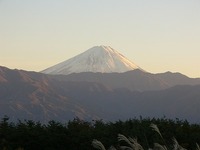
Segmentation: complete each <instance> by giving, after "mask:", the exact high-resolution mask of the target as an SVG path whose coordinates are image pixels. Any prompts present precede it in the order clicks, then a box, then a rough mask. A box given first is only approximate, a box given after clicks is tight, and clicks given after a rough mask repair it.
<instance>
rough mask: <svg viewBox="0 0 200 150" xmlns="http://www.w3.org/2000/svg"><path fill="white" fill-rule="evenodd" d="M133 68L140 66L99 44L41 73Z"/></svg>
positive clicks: (118, 70) (109, 70) (125, 69)
mask: <svg viewBox="0 0 200 150" xmlns="http://www.w3.org/2000/svg"><path fill="white" fill-rule="evenodd" d="M134 69H140V67H138V66H137V65H136V64H134V63H133V62H132V61H130V60H129V59H127V58H126V57H125V56H123V55H122V54H120V53H119V52H118V51H116V50H114V49H113V48H111V47H110V46H103V45H101V46H94V47H92V48H90V49H88V50H86V51H85V52H83V53H81V54H79V55H77V56H75V57H73V58H70V59H68V60H66V61H64V62H61V63H59V64H57V65H55V66H52V67H50V68H47V69H45V70H43V71H42V73H46V74H64V75H67V74H71V73H80V72H102V73H111V72H118V73H121V72H126V71H130V70H134ZM141 70H142V69H141Z"/></svg>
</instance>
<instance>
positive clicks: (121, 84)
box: [52, 69, 200, 92]
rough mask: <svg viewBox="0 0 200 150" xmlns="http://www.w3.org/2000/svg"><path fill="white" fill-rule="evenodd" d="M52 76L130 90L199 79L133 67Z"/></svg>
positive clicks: (196, 82) (182, 83)
mask: <svg viewBox="0 0 200 150" xmlns="http://www.w3.org/2000/svg"><path fill="white" fill-rule="evenodd" d="M52 78H54V79H56V80H59V81H73V82H80V81H82V82H83V81H86V82H95V83H100V84H103V85H104V86H106V87H110V88H112V89H118V88H119V89H122V88H125V89H128V90H131V91H141V92H142V91H155V90H163V89H167V88H170V87H173V86H175V85H197V84H200V79H199V78H197V79H195V78H189V77H187V76H185V75H183V74H180V73H171V72H166V73H160V74H152V73H148V72H144V71H141V70H139V69H135V70H133V71H128V72H124V73H92V72H84V73H73V74H69V75H54V76H52Z"/></svg>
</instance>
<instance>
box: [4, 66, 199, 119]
mask: <svg viewBox="0 0 200 150" xmlns="http://www.w3.org/2000/svg"><path fill="white" fill-rule="evenodd" d="M199 103H200V80H199V79H191V78H188V77H186V76H184V75H182V74H179V73H170V72H167V73H163V74H150V73H146V72H143V71H140V70H133V71H129V72H125V73H79V74H78V73H77V74H70V75H67V76H61V75H45V74H42V73H37V72H28V71H23V70H11V69H8V68H5V67H0V115H1V116H0V117H3V116H4V115H7V116H10V118H11V119H12V120H17V119H31V120H35V121H41V122H47V121H49V120H52V119H54V120H57V121H62V122H65V121H67V120H70V119H72V118H74V117H79V118H81V119H85V120H92V119H103V120H107V121H113V120H118V119H121V120H124V119H128V118H133V117H139V116H140V115H142V116H144V117H145V116H146V117H147V116H149V117H163V116H166V117H169V118H176V117H177V118H180V119H188V120H189V121H191V122H200V117H199V114H200V105H199Z"/></svg>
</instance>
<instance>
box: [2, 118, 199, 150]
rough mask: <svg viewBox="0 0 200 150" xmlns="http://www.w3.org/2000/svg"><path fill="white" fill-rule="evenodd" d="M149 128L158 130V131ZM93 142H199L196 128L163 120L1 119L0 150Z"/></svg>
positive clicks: (81, 146) (71, 149)
mask: <svg viewBox="0 0 200 150" xmlns="http://www.w3.org/2000/svg"><path fill="white" fill-rule="evenodd" d="M154 125H157V128H156V127H155V126H154ZM152 128H154V130H155V129H156V130H158V129H159V130H158V131H159V132H158V131H157V133H156V132H155V131H154V130H152ZM123 135H124V136H123ZM161 136H162V138H161ZM125 137H130V138H127V139H126V138H125ZM173 137H175V138H173ZM93 139H96V140H93ZM123 139H125V140H126V141H124V140H123ZM118 140H119V141H118ZM128 141H130V142H129V143H127V142H128ZM94 142H96V143H98V144H99V146H102V145H101V144H100V143H99V142H101V143H103V146H104V148H105V149H108V148H110V147H111V146H112V147H111V148H110V149H115V148H116V149H119V148H120V147H121V146H124V148H125V147H131V148H136V147H138V149H141V147H140V146H141V145H142V147H143V149H148V148H153V147H154V146H155V144H156V143H157V145H156V146H157V147H158V146H159V145H158V143H159V144H160V146H162V145H166V146H167V148H168V149H171V148H173V147H174V145H176V146H177V147H183V148H186V149H191V150H196V149H199V146H198V144H199V143H200V125H199V124H190V123H189V122H187V121H185V120H179V119H176V120H171V119H166V118H161V119H155V118H153V119H151V118H145V119H142V118H141V119H130V120H127V121H121V120H119V121H116V122H103V121H102V120H97V121H92V122H87V121H83V120H80V119H78V118H75V119H74V120H72V121H69V122H66V123H60V122H56V121H50V122H49V123H48V124H41V123H40V122H34V121H31V120H24V121H20V120H19V121H18V122H17V123H13V122H10V121H9V118H8V117H4V118H2V119H1V121H0V150H35V149H37V150H92V149H95V147H93V144H94ZM130 144H131V145H130ZM140 144H141V145H140ZM114 147H115V148H114Z"/></svg>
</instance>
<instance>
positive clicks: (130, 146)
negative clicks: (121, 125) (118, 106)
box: [92, 124, 200, 150]
mask: <svg viewBox="0 0 200 150" xmlns="http://www.w3.org/2000/svg"><path fill="white" fill-rule="evenodd" d="M150 128H151V129H152V130H153V131H155V132H156V133H158V134H159V136H160V138H161V140H162V142H163V145H162V144H159V143H154V146H153V148H150V147H149V148H148V150H186V149H185V148H183V147H182V146H181V145H179V143H178V141H177V140H176V138H175V137H173V138H172V141H173V143H172V144H171V145H167V144H166V141H165V139H164V137H163V135H162V134H161V132H160V130H159V128H158V127H157V125H156V124H151V125H150ZM121 141H123V142H125V143H126V145H127V146H126V145H120V146H119V148H115V147H113V146H111V147H110V148H109V149H108V150H144V148H143V146H142V145H140V144H139V143H138V141H137V138H131V137H128V138H127V137H126V136H125V135H122V134H118V142H121ZM92 145H93V147H94V148H96V149H99V150H106V148H105V147H104V145H103V144H102V143H101V142H100V141H98V140H96V139H95V140H93V141H92ZM196 150H200V146H199V145H198V144H197V143H196Z"/></svg>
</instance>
